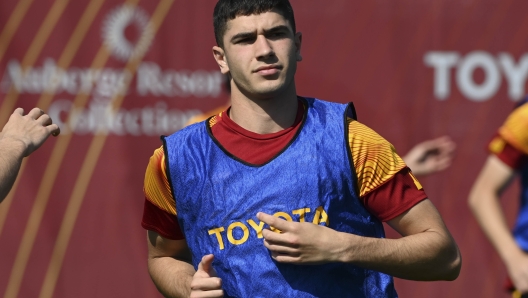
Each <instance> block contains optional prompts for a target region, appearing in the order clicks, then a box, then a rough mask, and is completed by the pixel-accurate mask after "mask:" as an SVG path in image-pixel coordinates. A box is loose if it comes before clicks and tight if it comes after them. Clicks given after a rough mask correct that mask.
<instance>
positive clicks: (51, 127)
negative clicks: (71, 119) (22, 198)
mask: <svg viewBox="0 0 528 298" xmlns="http://www.w3.org/2000/svg"><path fill="white" fill-rule="evenodd" d="M59 132H60V130H59V127H58V126H57V125H56V124H52V121H51V118H50V117H49V116H48V115H46V114H45V113H44V112H43V111H42V110H40V109H38V108H34V109H32V110H31V111H30V112H29V113H28V114H27V115H24V110H23V109H21V108H18V109H16V110H15V111H14V112H13V114H12V115H11V117H10V118H9V121H8V122H7V123H6V124H5V126H4V127H3V129H2V132H1V133H0V202H1V201H3V200H4V198H5V197H6V196H7V194H8V193H9V191H10V190H11V187H12V186H13V184H14V183H15V180H16V177H17V175H18V171H19V170H20V165H21V164H22V160H23V158H24V157H26V156H28V155H30V154H31V153H32V152H33V151H35V150H36V149H37V148H39V147H40V146H41V145H42V144H43V143H44V141H46V139H47V138H48V137H49V136H50V135H51V134H53V135H54V136H56V135H58V134H59Z"/></svg>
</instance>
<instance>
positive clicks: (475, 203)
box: [469, 98, 528, 297]
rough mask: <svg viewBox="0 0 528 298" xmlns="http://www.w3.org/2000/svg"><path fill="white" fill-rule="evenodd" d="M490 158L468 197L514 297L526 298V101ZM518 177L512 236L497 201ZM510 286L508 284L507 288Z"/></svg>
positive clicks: (507, 124)
mask: <svg viewBox="0 0 528 298" xmlns="http://www.w3.org/2000/svg"><path fill="white" fill-rule="evenodd" d="M488 149H489V156H488V158H487V160H486V162H485V164H484V166H483V168H482V170H481V171H480V174H479V175H478V177H477V179H476V181H475V183H474V184H473V187H472V189H471V192H470V195H469V205H470V207H471V210H472V211H473V214H474V215H475V217H476V219H477V221H478V223H479V224H480V227H481V228H482V230H483V231H484V233H485V234H486V236H487V237H488V239H489V240H490V241H491V243H492V244H493V246H494V247H495V249H496V251H497V252H498V254H499V256H500V257H501V259H502V261H503V262H504V264H505V265H506V268H507V270H508V274H509V277H510V279H511V282H507V287H508V288H509V289H510V290H512V291H513V295H514V296H513V297H521V293H522V294H523V295H522V297H528V295H527V293H528V254H527V253H526V252H527V251H528V98H525V99H524V100H523V101H522V102H521V103H520V104H519V105H518V106H517V108H516V109H515V110H514V111H513V112H512V113H511V114H510V115H509V117H508V118H507V119H506V121H505V122H504V124H503V125H502V126H501V127H500V128H499V130H498V131H497V133H496V135H495V137H494V138H493V139H492V140H491V142H490V143H489V146H488ZM516 175H519V176H520V178H521V198H520V199H521V200H520V201H521V202H520V206H519V212H518V216H517V222H516V224H515V228H514V230H513V234H512V233H511V232H510V231H509V228H508V225H507V222H506V219H505V216H504V212H503V210H502V207H501V205H500V202H499V198H500V195H501V193H502V192H503V191H504V189H505V188H507V187H508V185H509V184H510V182H511V181H512V180H513V178H514V176H516ZM508 283H509V285H508Z"/></svg>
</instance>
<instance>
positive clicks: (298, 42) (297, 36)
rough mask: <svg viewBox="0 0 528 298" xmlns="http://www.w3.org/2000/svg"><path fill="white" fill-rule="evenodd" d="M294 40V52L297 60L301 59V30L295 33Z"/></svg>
mask: <svg viewBox="0 0 528 298" xmlns="http://www.w3.org/2000/svg"><path fill="white" fill-rule="evenodd" d="M294 41H295V48H296V52H295V54H296V58H297V61H302V56H301V45H302V33H301V32H297V33H295V37H294Z"/></svg>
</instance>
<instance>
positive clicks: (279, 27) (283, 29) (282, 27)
mask: <svg viewBox="0 0 528 298" xmlns="http://www.w3.org/2000/svg"><path fill="white" fill-rule="evenodd" d="M277 31H290V28H289V27H288V26H286V25H279V26H275V27H273V28H270V29H264V33H265V34H266V33H273V32H277Z"/></svg>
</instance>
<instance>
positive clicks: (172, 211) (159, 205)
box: [141, 147, 184, 240]
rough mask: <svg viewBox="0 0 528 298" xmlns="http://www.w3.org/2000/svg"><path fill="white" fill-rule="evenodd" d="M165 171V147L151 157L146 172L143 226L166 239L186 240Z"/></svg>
mask: <svg viewBox="0 0 528 298" xmlns="http://www.w3.org/2000/svg"><path fill="white" fill-rule="evenodd" d="M165 169H166V168H165V154H164V152H163V147H160V148H158V149H156V150H155V151H154V154H153V155H152V156H151V157H150V160H149V164H148V166H147V170H146V172H145V181H144V186H143V192H144V194H145V205H144V209H143V219H142V221H141V226H143V228H145V229H147V230H152V231H155V232H157V233H158V234H160V235H161V236H163V237H165V238H168V239H173V240H180V239H184V236H183V233H182V232H181V229H180V226H179V224H178V220H177V217H176V215H177V212H176V203H175V201H174V197H173V196H172V192H171V188H170V184H169V181H168V179H167V175H166V170H165Z"/></svg>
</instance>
